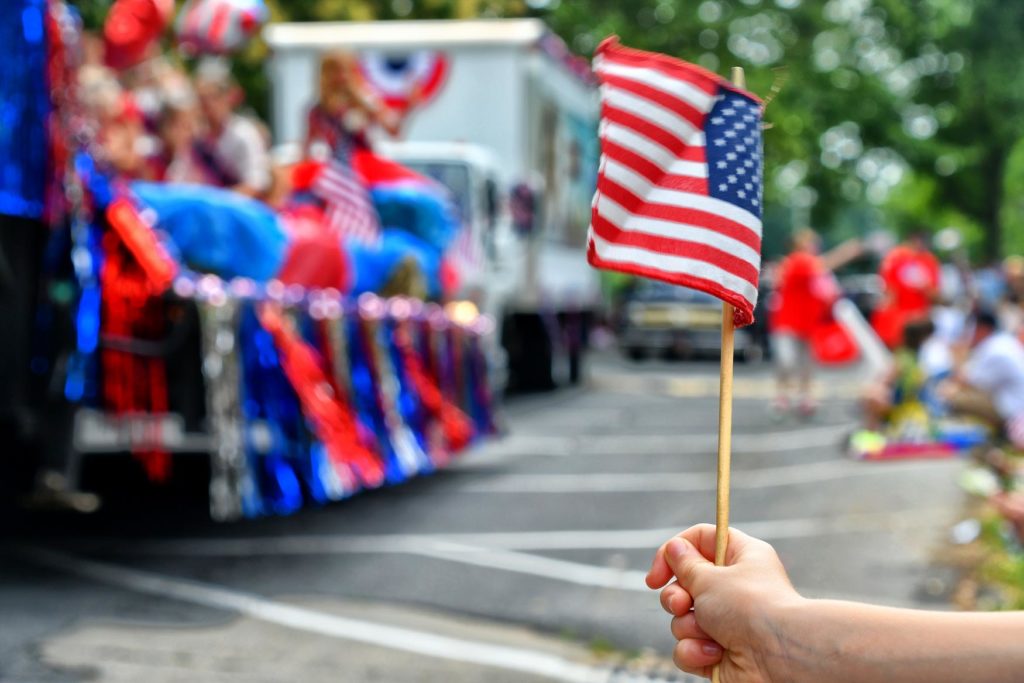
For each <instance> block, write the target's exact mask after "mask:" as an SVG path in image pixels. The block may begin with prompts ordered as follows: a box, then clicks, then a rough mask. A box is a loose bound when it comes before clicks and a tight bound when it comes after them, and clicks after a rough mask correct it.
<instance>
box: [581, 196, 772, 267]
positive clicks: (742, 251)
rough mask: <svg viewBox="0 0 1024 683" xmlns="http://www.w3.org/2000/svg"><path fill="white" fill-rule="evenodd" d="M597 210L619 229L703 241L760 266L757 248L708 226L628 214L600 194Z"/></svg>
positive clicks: (618, 205)
mask: <svg viewBox="0 0 1024 683" xmlns="http://www.w3.org/2000/svg"><path fill="white" fill-rule="evenodd" d="M597 213H598V214H599V215H600V216H602V217H603V218H605V219H606V220H608V221H609V222H611V223H613V224H614V225H615V226H616V227H618V228H619V229H621V230H628V231H630V232H640V233H644V234H646V235H656V236H658V237H668V238H670V239H676V240H686V241H688V242H699V243H701V244H707V245H708V246H711V247H714V248H716V249H720V250H722V251H724V252H726V253H727V254H731V255H732V256H735V257H736V258H738V259H742V260H743V261H746V262H747V263H749V264H750V265H752V266H754V267H755V268H758V269H760V267H761V255H760V254H759V253H758V252H757V251H755V250H753V249H751V248H750V247H749V246H747V245H746V244H743V243H742V242H740V241H739V240H735V239H733V238H732V237H729V236H727V235H723V234H722V233H720V232H718V231H717V230H714V229H712V228H706V227H703V226H700V225H688V224H686V223H679V222H676V221H666V220H660V219H657V218H651V217H649V216H641V215H638V214H634V213H630V212H629V211H627V210H626V209H625V208H623V207H622V206H621V205H620V204H618V203H617V202H615V201H613V200H612V199H610V198H609V197H607V196H606V195H602V196H601V198H600V199H599V200H598V202H597Z"/></svg>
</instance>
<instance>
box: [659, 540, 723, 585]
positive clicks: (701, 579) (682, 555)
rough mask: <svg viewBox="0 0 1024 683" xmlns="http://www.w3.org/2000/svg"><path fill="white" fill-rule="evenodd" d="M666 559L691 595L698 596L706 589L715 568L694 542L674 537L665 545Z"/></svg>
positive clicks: (677, 578)
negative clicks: (711, 571)
mask: <svg viewBox="0 0 1024 683" xmlns="http://www.w3.org/2000/svg"><path fill="white" fill-rule="evenodd" d="M665 561H666V562H667V563H668V566H669V568H671V569H672V573H673V574H675V575H676V580H677V581H678V582H679V585H680V586H682V587H683V588H685V589H686V591H687V592H689V593H690V594H691V595H693V596H696V595H698V594H700V592H701V591H702V590H703V589H704V587H705V584H706V582H707V580H708V578H709V576H710V570H712V569H714V567H715V565H714V564H712V563H711V562H710V561H709V560H708V559H707V558H706V557H704V556H703V555H701V554H700V551H699V550H698V549H697V547H696V546H694V545H693V544H692V543H690V542H689V541H687V540H686V539H684V538H679V537H676V538H673V539H672V540H671V541H669V542H668V543H667V544H666V545H665Z"/></svg>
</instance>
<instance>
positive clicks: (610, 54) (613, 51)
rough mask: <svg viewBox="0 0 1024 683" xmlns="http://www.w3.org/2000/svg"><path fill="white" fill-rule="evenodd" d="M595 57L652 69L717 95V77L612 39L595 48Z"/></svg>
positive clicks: (691, 65) (678, 61)
mask: <svg viewBox="0 0 1024 683" xmlns="http://www.w3.org/2000/svg"><path fill="white" fill-rule="evenodd" d="M595 56H600V57H602V58H603V59H607V60H609V61H614V62H618V63H619V64H628V65H629V66H638V67H643V68H647V69H654V70H655V71H658V72H660V73H662V74H664V75H666V76H668V77H670V78H677V79H679V80H682V81H686V82H687V83H690V84H692V85H694V86H696V87H698V88H700V89H701V90H703V91H704V92H706V93H708V94H709V95H715V94H717V90H718V81H719V77H718V76H717V75H715V74H713V73H711V72H710V71H706V70H704V69H702V68H700V67H699V66H696V65H695V64H688V63H686V62H682V61H680V60H678V59H673V58H672V57H668V56H666V55H659V54H655V53H651V52H643V51H641V50H633V49H631V48H628V47H623V46H622V45H619V43H618V40H616V39H614V38H610V39H607V40H605V41H604V42H602V43H601V44H600V45H599V46H598V47H597V50H596V51H595Z"/></svg>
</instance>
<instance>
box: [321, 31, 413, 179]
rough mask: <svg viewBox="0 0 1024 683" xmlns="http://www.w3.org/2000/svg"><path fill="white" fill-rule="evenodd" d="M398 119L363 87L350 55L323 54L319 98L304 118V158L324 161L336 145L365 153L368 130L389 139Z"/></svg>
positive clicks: (352, 57)
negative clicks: (380, 130) (376, 128)
mask: <svg viewBox="0 0 1024 683" xmlns="http://www.w3.org/2000/svg"><path fill="white" fill-rule="evenodd" d="M401 124H402V118H401V116H400V115H399V114H398V112H395V111H393V110H391V109H389V108H388V107H386V106H385V105H384V104H383V102H381V101H380V100H379V99H378V98H377V97H376V96H375V95H374V94H373V92H372V91H371V90H370V89H369V88H368V87H367V86H366V84H365V82H364V80H363V78H362V75H361V74H360V72H359V63H358V61H357V59H356V57H355V55H354V54H352V53H351V52H346V51H344V50H338V51H335V52H331V53H328V54H326V55H324V57H323V59H322V60H321V61H320V96H319V99H318V100H317V102H316V103H315V104H314V105H313V106H312V108H310V110H309V114H308V116H307V119H306V141H305V145H304V147H303V151H304V155H305V157H306V158H307V159H314V160H317V161H326V160H327V159H328V158H329V156H330V154H331V152H332V151H333V150H336V149H339V145H342V144H347V145H350V147H351V148H352V149H353V150H361V149H362V150H368V149H370V148H371V144H370V130H371V129H372V128H373V127H374V126H378V127H380V128H381V129H382V130H384V131H385V132H387V133H388V134H389V135H391V136H396V135H398V133H399V130H400V128H401Z"/></svg>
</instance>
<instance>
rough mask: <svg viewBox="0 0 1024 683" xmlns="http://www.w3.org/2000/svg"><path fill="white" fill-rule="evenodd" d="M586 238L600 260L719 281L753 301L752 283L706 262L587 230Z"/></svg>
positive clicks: (753, 288)
mask: <svg viewBox="0 0 1024 683" xmlns="http://www.w3.org/2000/svg"><path fill="white" fill-rule="evenodd" d="M590 240H591V242H592V243H593V245H594V250H595V251H596V252H597V255H598V256H599V257H601V260H603V261H608V262H611V263H622V264H626V265H639V266H643V267H646V268H653V269H655V270H660V271H662V272H665V273H671V274H684V275H692V276H694V277H699V278H703V279H705V280H711V281H712V282H718V283H721V285H722V286H723V287H725V288H726V289H730V290H732V291H734V292H736V293H737V294H739V295H740V296H742V297H743V298H744V299H746V300H747V301H749V302H750V303H751V305H752V306H753V304H754V303H755V302H756V301H757V288H756V287H754V285H752V284H750V283H749V282H747V281H746V280H744V279H743V278H740V277H737V276H735V275H733V274H732V273H730V272H729V271H727V270H723V269H721V268H719V267H717V266H715V265H712V264H710V263H708V262H707V261H701V260H699V259H692V258H686V257H684V256H675V255H670V254H664V253H661V252H657V251H649V250H647V249H643V248H640V247H633V246H626V245H622V244H612V243H610V242H606V241H605V240H603V239H601V238H600V237H598V236H597V235H595V234H594V233H593V232H591V233H590Z"/></svg>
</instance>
